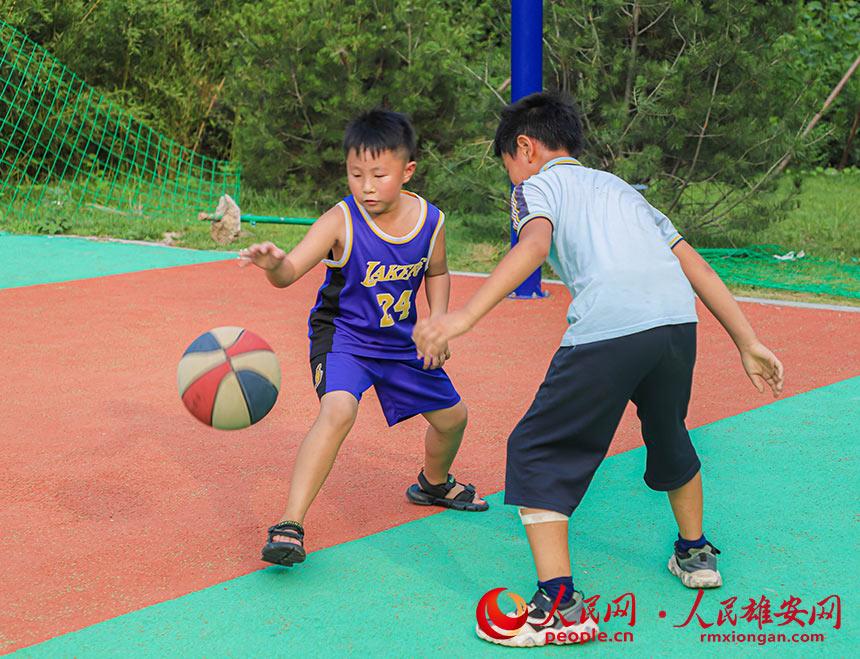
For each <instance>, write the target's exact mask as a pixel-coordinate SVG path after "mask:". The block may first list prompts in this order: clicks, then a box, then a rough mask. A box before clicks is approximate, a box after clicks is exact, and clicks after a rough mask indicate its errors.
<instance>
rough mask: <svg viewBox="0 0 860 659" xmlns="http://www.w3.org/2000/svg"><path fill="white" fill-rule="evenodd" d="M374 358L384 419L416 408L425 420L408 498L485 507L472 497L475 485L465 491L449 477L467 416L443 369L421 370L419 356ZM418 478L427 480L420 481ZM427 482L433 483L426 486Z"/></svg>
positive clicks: (403, 415) (397, 419) (398, 419)
mask: <svg viewBox="0 0 860 659" xmlns="http://www.w3.org/2000/svg"><path fill="white" fill-rule="evenodd" d="M378 364H379V368H380V371H379V378H378V379H377V380H376V381H375V382H374V387H375V388H376V393H377V395H378V396H379V403H380V405H381V406H382V411H383V413H384V414H385V419H386V420H387V421H388V425H389V426H393V425H395V424H397V423H400V422H401V421H405V420H406V419H409V418H411V417H413V416H415V415H417V414H421V415H423V416H424V418H425V419H426V420H427V422H428V423H429V424H430V427H429V428H428V429H427V433H426V435H425V436H424V469H423V472H422V473H423V476H421V475H419V479H418V480H419V484H418V485H412V486H411V487H410V488H409V490H408V491H407V497H408V498H409V500H410V501H412V502H413V503H418V504H421V505H442V506H445V507H448V508H454V509H457V510H486V509H487V507H488V506H487V504H486V502H484V501H483V500H481V499H476V498H475V496H476V495H475V494H474V492H473V491H472V490H474V488H471V490H470V491H469V492H467V486H464V485H463V484H461V483H456V482H455V483H454V484H453V487H452V486H451V484H449V483H448V471H449V470H450V468H451V464H452V463H453V461H454V457H455V456H456V455H457V451H458V449H459V448H460V442H461V441H462V440H463V432H464V431H465V429H466V423H467V420H468V413H467V411H466V405H465V404H464V403H463V402H462V401H461V400H460V395H459V394H458V393H457V390H456V389H455V388H454V385H453V384H451V380H450V379H449V378H448V375H447V374H446V373H445V371H444V370H442V369H441V368H436V369H431V370H426V371H425V370H424V368H423V362H422V361H421V360H420V359H410V360H394V359H380V360H378ZM422 478H423V479H426V482H423V483H422ZM430 486H437V487H434V488H432V489H431V490H427V489H425V488H427V487H430ZM470 492H471V493H470ZM413 495H414V496H413ZM458 496H459V497H460V499H457V497H458ZM470 497H471V498H470ZM440 499H446V500H450V503H449V502H448V501H445V502H444V503H439V500H440Z"/></svg>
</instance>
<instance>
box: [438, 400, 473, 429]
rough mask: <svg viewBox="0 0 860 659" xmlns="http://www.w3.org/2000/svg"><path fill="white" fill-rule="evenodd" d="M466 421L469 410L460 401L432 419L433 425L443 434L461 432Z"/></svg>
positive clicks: (467, 421)
mask: <svg viewBox="0 0 860 659" xmlns="http://www.w3.org/2000/svg"><path fill="white" fill-rule="evenodd" d="M468 423H469V410H468V409H466V404H465V403H463V402H462V401H460V402H459V403H457V404H456V405H455V406H454V407H452V408H450V409H447V410H445V411H444V413H443V414H442V415H439V416H437V417H436V418H435V419H433V427H434V428H435V429H436V430H438V431H439V432H440V433H442V434H444V435H449V434H454V433H461V432H463V431H464V430H466V425H467V424H468Z"/></svg>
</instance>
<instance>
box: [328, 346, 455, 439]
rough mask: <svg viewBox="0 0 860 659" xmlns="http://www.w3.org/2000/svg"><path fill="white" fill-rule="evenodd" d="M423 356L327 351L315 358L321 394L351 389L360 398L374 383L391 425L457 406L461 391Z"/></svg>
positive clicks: (383, 411)
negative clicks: (390, 356) (406, 357)
mask: <svg viewBox="0 0 860 659" xmlns="http://www.w3.org/2000/svg"><path fill="white" fill-rule="evenodd" d="M422 364H423V362H422V361H421V360H420V359H409V360H403V359H377V358H375V357H359V356H357V355H352V354H349V353H345V352H326V353H323V354H321V355H318V356H316V357H312V358H311V374H312V377H313V380H314V387H315V388H316V391H317V396H319V397H320V398H322V397H323V396H324V395H325V394H327V393H329V392H331V391H348V392H349V393H351V394H352V395H353V396H355V398H356V400H361V395H362V394H363V393H364V392H365V391H367V390H368V389H369V388H370V387H371V386H373V387H374V388H375V389H376V395H377V396H378V397H379V403H380V405H381V406H382V413H383V414H384V415H385V420H386V421H387V422H388V425H389V426H393V425H394V424H395V423H400V422H401V421H405V420H406V419H408V418H410V417H413V416H415V415H416V414H424V413H425V412H435V411H436V410H445V409H448V408H449V407H454V405H456V404H457V403H459V402H460V395H459V394H458V393H457V390H456V389H454V385H453V384H451V380H450V379H449V378H448V375H447V374H446V373H445V371H443V370H442V369H441V368H436V369H433V370H427V371H425V370H424V369H423V368H421V367H422Z"/></svg>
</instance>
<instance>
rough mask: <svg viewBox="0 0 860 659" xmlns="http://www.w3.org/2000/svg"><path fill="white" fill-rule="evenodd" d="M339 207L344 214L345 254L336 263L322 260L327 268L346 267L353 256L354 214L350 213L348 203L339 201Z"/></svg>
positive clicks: (330, 260)
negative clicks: (351, 255)
mask: <svg viewBox="0 0 860 659" xmlns="http://www.w3.org/2000/svg"><path fill="white" fill-rule="evenodd" d="M337 205H338V207H339V208H340V210H341V211H342V212H343V222H344V231H345V241H346V244H345V245H344V247H343V254H342V255H341V257H340V259H338V260H337V261H334V260H332V259H323V260H322V262H323V263H324V264H325V266H326V267H327V268H342V267H343V266H345V265H346V263H347V261H349V256H350V254H352V216H351V215H352V214H351V213H350V212H349V206H347V205H346V202H344V201H339V202H338V204H337Z"/></svg>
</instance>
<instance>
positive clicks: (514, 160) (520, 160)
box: [502, 149, 543, 185]
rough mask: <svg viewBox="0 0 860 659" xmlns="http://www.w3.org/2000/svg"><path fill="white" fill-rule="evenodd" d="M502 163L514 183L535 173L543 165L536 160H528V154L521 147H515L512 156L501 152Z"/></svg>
mask: <svg viewBox="0 0 860 659" xmlns="http://www.w3.org/2000/svg"><path fill="white" fill-rule="evenodd" d="M502 164H504V166H505V169H506V170H508V177H509V178H510V179H511V183H513V184H514V185H519V184H520V183H522V182H523V181H525V180H526V179H527V178H529V177H530V176H534V175H535V174H537V173H538V172H539V171H540V168H541V166H542V165H543V163H541V162H538V161H536V160H532V161H530V159H529V157H528V154H527V153H526V152H525V151H524V150H523V149H517V152H516V154H514V155H513V156H511V155H509V154H507V153H503V154H502Z"/></svg>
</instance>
